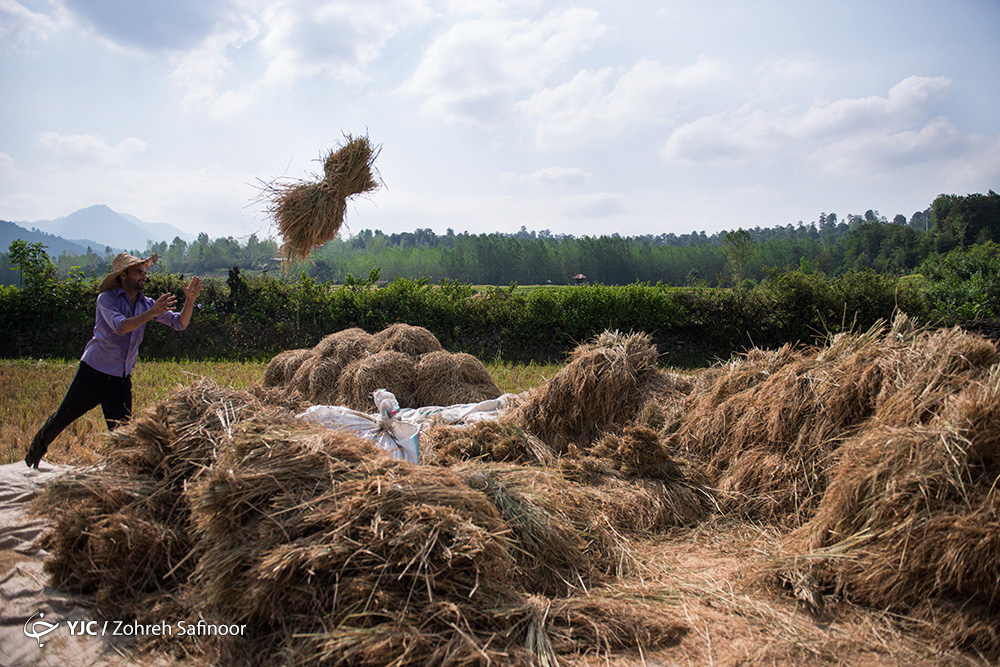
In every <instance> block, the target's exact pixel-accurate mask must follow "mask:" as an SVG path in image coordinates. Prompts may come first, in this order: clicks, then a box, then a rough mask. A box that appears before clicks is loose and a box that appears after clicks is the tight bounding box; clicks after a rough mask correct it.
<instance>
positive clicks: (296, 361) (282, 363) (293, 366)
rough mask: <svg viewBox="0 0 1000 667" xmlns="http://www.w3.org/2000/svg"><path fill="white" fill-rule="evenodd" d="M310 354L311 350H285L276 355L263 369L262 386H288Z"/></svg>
mask: <svg viewBox="0 0 1000 667" xmlns="http://www.w3.org/2000/svg"><path fill="white" fill-rule="evenodd" d="M311 352H312V351H311V350H285V351H284V352H279V353H278V354H276V355H275V356H274V357H273V358H272V359H271V361H269V362H268V363H267V366H266V367H265V368H264V382H263V384H264V386H265V387H280V386H282V385H285V384H288V381H289V380H291V379H292V377H293V376H294V375H295V371H297V370H298V369H299V366H301V365H302V363H303V362H304V361H305V360H306V359H307V358H308V357H309V356H310V354H311Z"/></svg>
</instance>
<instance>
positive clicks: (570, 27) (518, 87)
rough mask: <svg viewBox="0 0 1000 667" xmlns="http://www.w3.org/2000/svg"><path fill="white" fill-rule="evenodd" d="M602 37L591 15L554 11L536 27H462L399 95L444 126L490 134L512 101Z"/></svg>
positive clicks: (441, 41) (503, 23)
mask: <svg viewBox="0 0 1000 667" xmlns="http://www.w3.org/2000/svg"><path fill="white" fill-rule="evenodd" d="M604 31H605V28H604V26H603V25H601V23H600V21H599V17H598V15H597V12H595V11H593V10H590V9H569V10H565V11H553V12H550V13H548V14H546V15H545V16H543V17H542V18H541V19H538V20H529V19H522V20H480V19H473V20H464V21H459V22H458V23H456V24H454V25H453V26H452V27H451V28H450V29H448V30H447V31H446V32H445V33H444V34H443V35H441V36H440V37H439V38H438V39H437V40H436V41H435V42H434V43H432V44H431V45H430V46H429V47H428V48H427V49H426V50H425V51H424V55H423V58H422V60H421V62H420V64H419V65H418V66H417V68H416V71H415V72H414V73H413V76H412V77H411V79H410V81H409V82H407V84H406V85H405V86H404V90H406V91H407V92H411V93H414V94H417V95H419V96H421V97H423V98H424V103H423V109H424V110H425V111H426V112H427V113H429V114H432V115H435V116H438V117H440V118H442V119H444V120H447V121H461V122H465V123H470V124H473V125H480V126H491V125H493V124H495V123H496V122H497V121H498V120H499V119H500V118H502V117H503V116H504V115H505V111H506V110H508V108H509V106H510V104H511V102H512V100H514V99H516V98H518V97H521V96H523V95H525V94H526V93H530V91H532V90H533V89H535V88H537V87H538V86H539V85H542V84H543V83H544V82H545V81H546V80H547V79H548V78H549V77H550V76H552V74H553V73H554V72H555V71H556V70H557V69H558V68H559V67H560V66H561V65H563V64H564V63H566V61H567V60H568V59H569V58H570V57H572V56H573V55H576V54H578V53H580V52H582V51H584V50H586V49H587V48H589V47H590V46H591V45H592V44H593V43H594V42H595V41H596V40H597V38H599V37H600V36H601V35H602V34H603V33H604Z"/></svg>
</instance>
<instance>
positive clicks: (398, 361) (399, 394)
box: [337, 351, 419, 412]
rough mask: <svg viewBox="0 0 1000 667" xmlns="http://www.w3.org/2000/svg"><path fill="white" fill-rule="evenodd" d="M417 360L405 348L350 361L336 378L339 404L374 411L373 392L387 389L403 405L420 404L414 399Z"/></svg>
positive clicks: (363, 410)
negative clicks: (403, 350) (415, 361)
mask: <svg viewBox="0 0 1000 667" xmlns="http://www.w3.org/2000/svg"><path fill="white" fill-rule="evenodd" d="M415 377H416V364H415V363H414V361H413V357H411V356H410V355H408V354H404V353H402V352H393V351H389V352H378V353H377V354H373V355H372V356H370V357H365V358H363V359H358V360H356V361H352V362H351V363H350V364H348V365H347V366H346V367H345V368H344V370H343V372H342V373H341V374H340V378H339V379H338V381H337V404H338V405H344V406H347V407H349V408H351V409H352V410H359V411H361V412H374V408H375V404H374V401H373V400H372V392H374V391H375V390H376V389H388V390H389V391H391V392H392V393H393V394H395V395H396V400H398V401H399V405H400V406H401V407H411V408H412V407H419V406H418V405H417V404H416V401H415V400H414V398H415V397H414V388H415V384H414V381H415Z"/></svg>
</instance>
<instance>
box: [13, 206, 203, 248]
mask: <svg viewBox="0 0 1000 667" xmlns="http://www.w3.org/2000/svg"><path fill="white" fill-rule="evenodd" d="M176 237H180V238H182V239H184V240H185V241H188V242H191V241H193V240H194V239H195V236H194V235H193V234H189V233H187V232H185V231H183V230H181V229H179V228H177V227H175V226H173V225H171V224H168V223H165V222H144V221H142V220H140V219H139V218H137V217H135V216H134V215H129V214H128V213H117V212H115V211H113V210H112V209H110V208H109V207H107V206H105V205H104V204H97V205H96V206H89V207H87V208H81V209H80V210H79V211H74V212H73V213H70V214H69V215H67V216H65V217H62V218H56V219H55V220H39V221H36V222H18V223H13V222H7V221H2V220H0V252H3V251H5V250H6V249H7V248H8V247H9V246H10V244H11V242H12V241H14V240H15V239H23V240H25V241H27V242H28V243H34V242H36V241H40V242H41V243H43V244H44V245H45V246H46V247H47V252H48V253H49V254H50V255H59V254H62V253H63V252H70V253H74V254H83V253H85V252H87V248H88V247H89V248H91V249H92V250H93V251H94V252H96V253H99V254H103V253H104V249H105V247H110V248H111V249H112V250H114V251H116V252H120V251H122V250H129V251H138V252H140V253H141V252H143V251H145V250H146V247H147V246H148V245H149V243H150V242H153V243H159V242H160V241H166V242H167V243H170V242H172V241H173V240H174V238H176Z"/></svg>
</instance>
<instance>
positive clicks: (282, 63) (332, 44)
mask: <svg viewBox="0 0 1000 667" xmlns="http://www.w3.org/2000/svg"><path fill="white" fill-rule="evenodd" d="M430 18H431V13H430V10H429V9H428V7H427V6H426V4H425V2H423V0H370V1H369V2H360V1H357V0H355V1H354V2H323V3H315V2H310V1H308V0H280V1H278V2H270V3H267V4H266V5H264V6H261V7H256V6H254V5H247V6H245V7H243V8H242V9H241V11H240V12H237V13H235V14H234V15H233V16H231V17H229V19H228V20H227V22H226V23H225V25H219V26H217V28H216V30H215V31H214V32H213V33H212V34H211V35H209V36H208V37H207V38H206V39H205V40H204V42H203V43H202V44H201V45H200V46H199V47H197V48H195V49H192V50H190V51H188V52H187V53H185V54H184V55H183V56H182V57H181V58H180V59H179V61H178V64H177V67H176V69H175V71H174V73H173V75H172V76H171V83H172V84H174V85H175V86H177V87H178V88H179V89H181V90H182V91H183V93H184V105H185V107H186V108H188V109H191V110H199V111H200V110H207V111H208V112H209V113H210V114H211V115H212V116H213V117H216V118H229V117H232V116H235V115H237V114H239V113H242V112H244V111H246V110H247V109H249V108H250V107H252V106H253V105H254V104H255V103H257V102H259V101H260V100H262V99H263V98H264V97H265V96H267V95H269V94H276V92H277V91H283V90H287V89H288V88H289V87H291V86H293V85H294V84H295V83H296V82H297V81H299V80H300V79H305V78H311V77H330V78H333V79H336V80H338V81H341V82H344V83H346V84H348V85H356V84H360V83H363V82H364V81H366V80H367V79H368V78H369V74H368V69H367V68H368V67H369V66H370V65H371V63H372V62H373V61H374V60H375V59H376V58H377V57H378V56H379V55H381V53H382V52H383V51H384V49H385V48H386V45H387V44H388V42H389V40H390V39H391V38H392V37H393V36H394V35H396V34H398V33H399V32H400V31H401V30H404V29H406V28H411V27H414V26H420V25H423V24H424V23H425V22H426V21H428V20H430Z"/></svg>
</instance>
